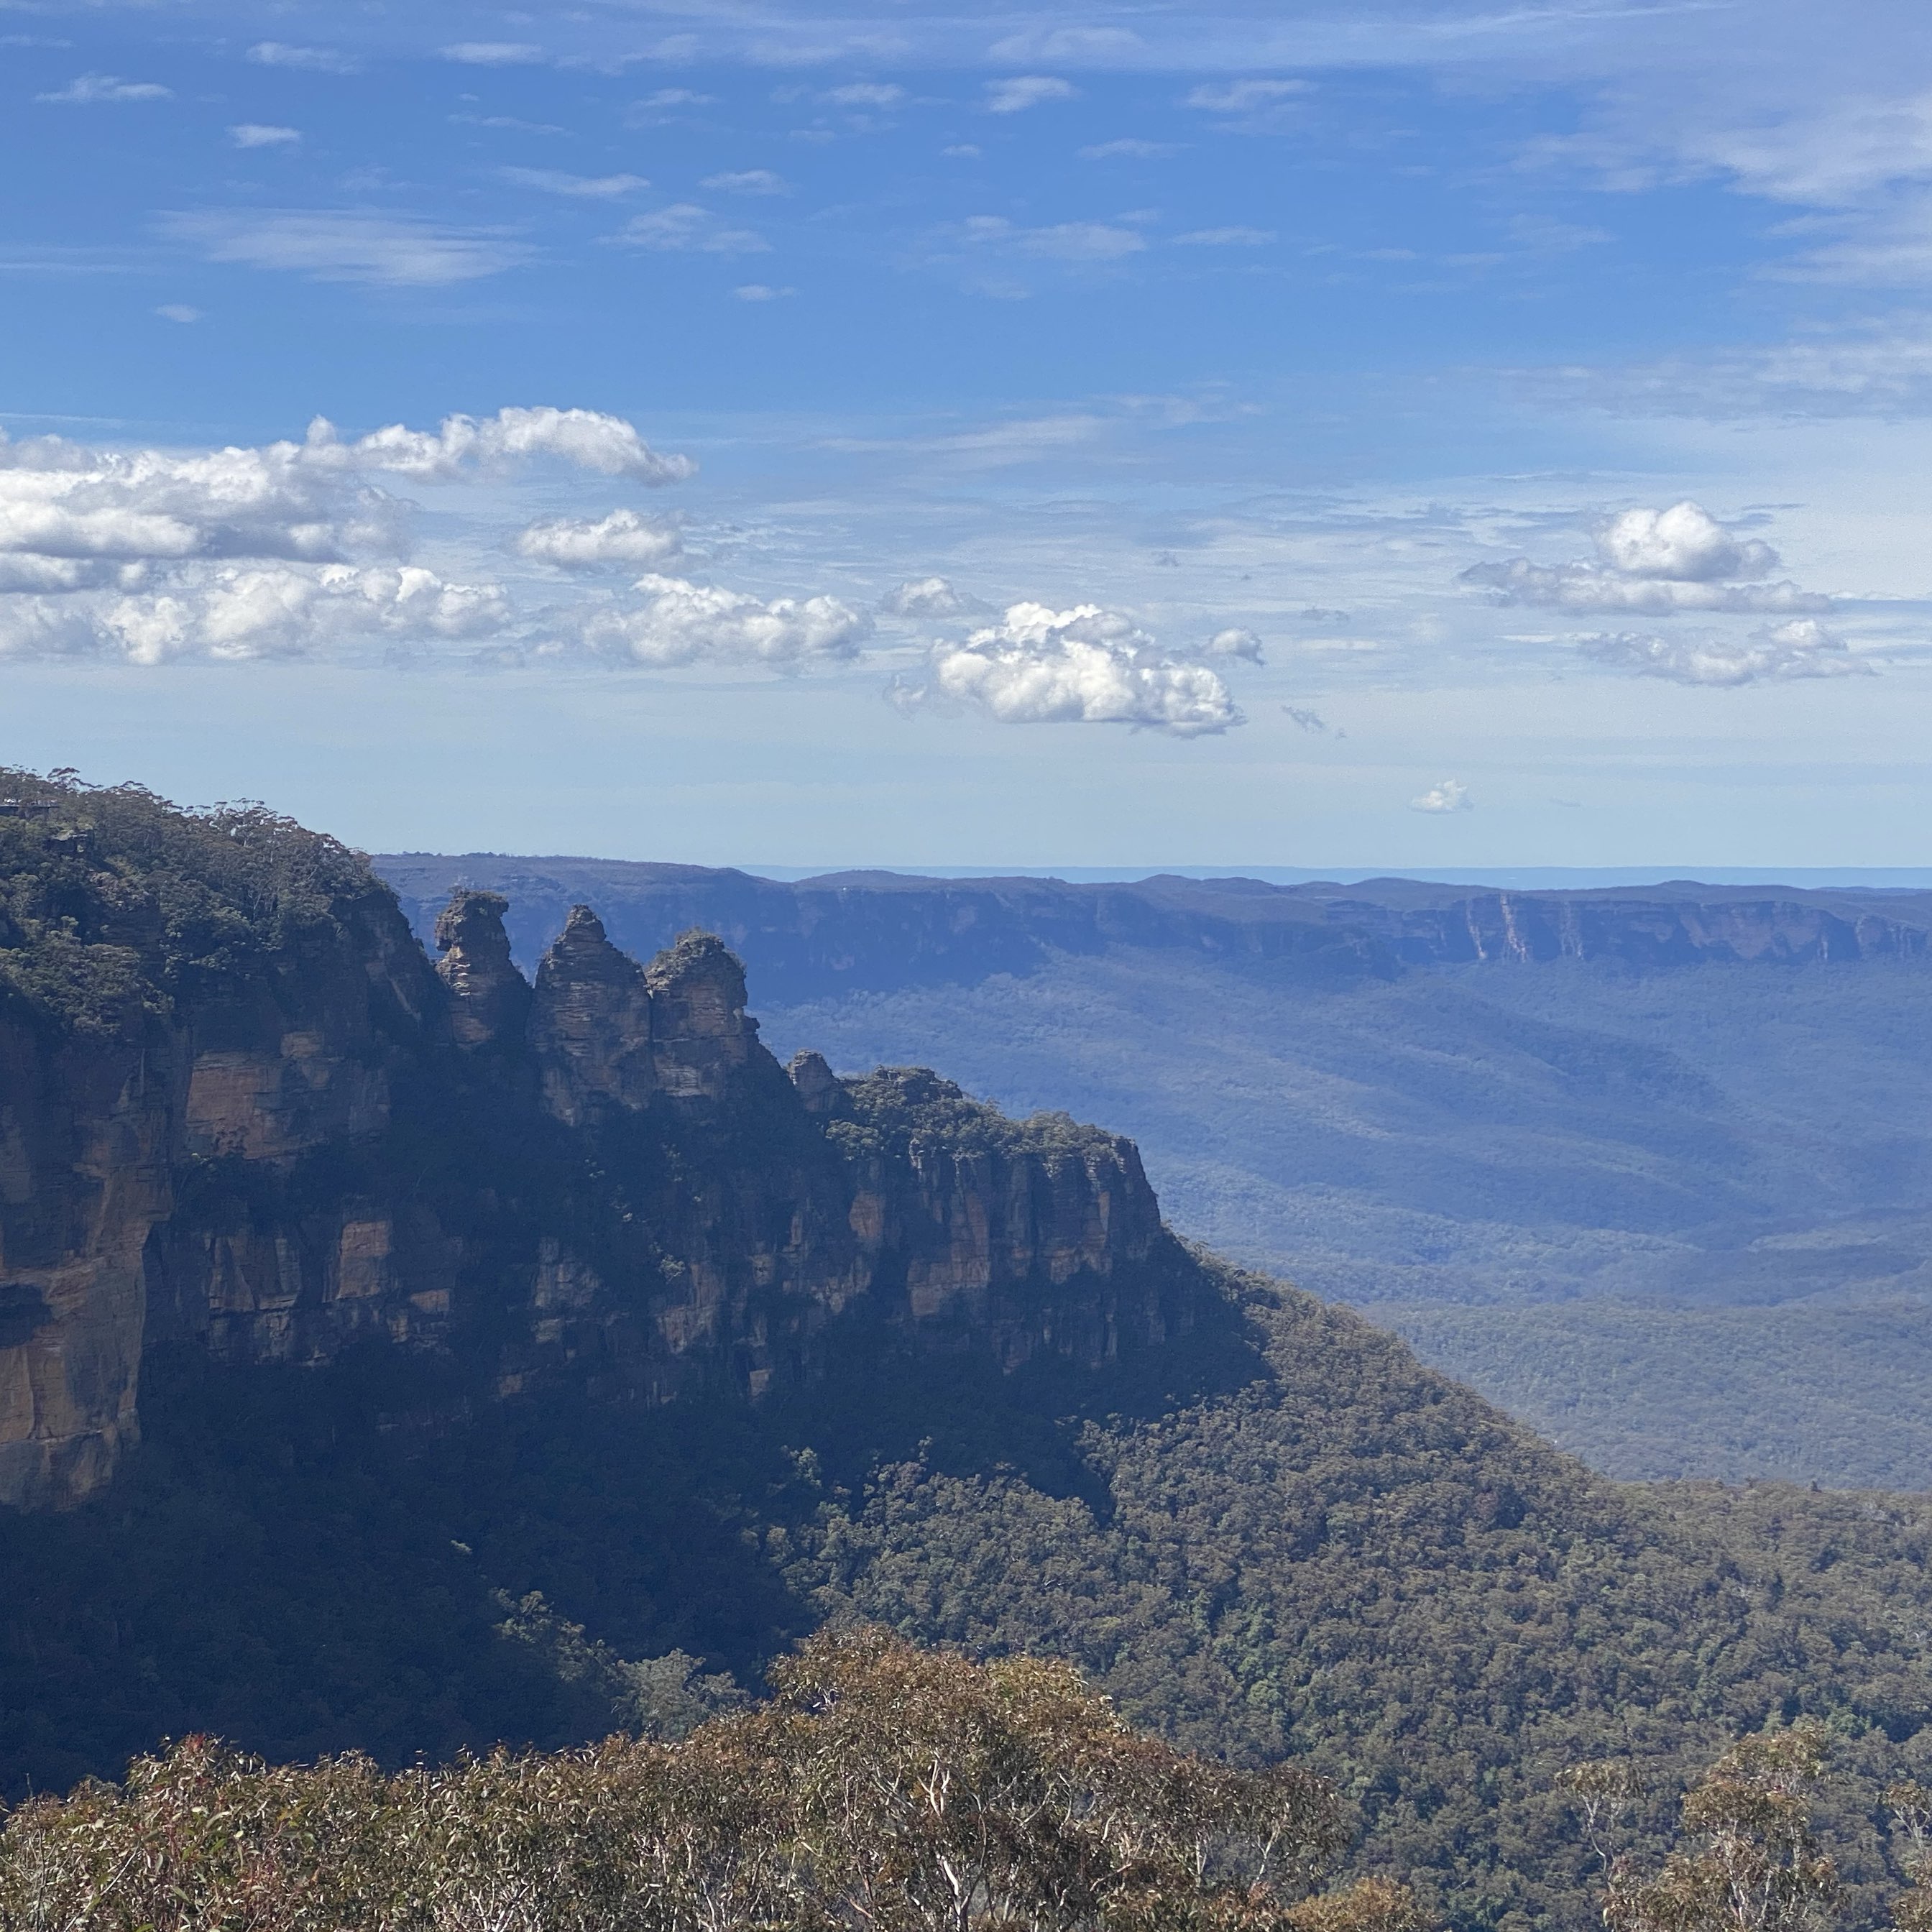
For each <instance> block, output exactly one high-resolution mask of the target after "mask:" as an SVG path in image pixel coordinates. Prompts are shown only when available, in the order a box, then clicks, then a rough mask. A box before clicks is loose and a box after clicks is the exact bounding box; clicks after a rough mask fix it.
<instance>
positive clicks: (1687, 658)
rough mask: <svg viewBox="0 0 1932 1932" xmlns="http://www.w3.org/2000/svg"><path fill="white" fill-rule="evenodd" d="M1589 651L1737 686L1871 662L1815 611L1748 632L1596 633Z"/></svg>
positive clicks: (1657, 671)
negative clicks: (1858, 655)
mask: <svg viewBox="0 0 1932 1932" xmlns="http://www.w3.org/2000/svg"><path fill="white" fill-rule="evenodd" d="M1583 652H1584V655H1586V656H1587V657H1589V658H1594V659H1595V661H1597V662H1598V664H1607V665H1609V666H1610V667H1612V668H1613V670H1625V671H1631V672H1633V673H1635V674H1636V675H1637V676H1640V677H1661V678H1664V679H1668V680H1669V681H1670V682H1671V683H1673V684H1690V685H1721V686H1724V685H1743V684H1775V683H1784V682H1790V680H1792V679H1799V678H1817V677H1853V676H1861V675H1869V674H1870V670H1871V667H1870V665H1869V664H1866V663H1864V661H1862V660H1861V659H1860V658H1856V657H1855V656H1853V655H1852V652H1851V650H1850V649H1849V646H1847V645H1846V643H1845V641H1844V640H1843V638H1842V637H1835V636H1834V635H1833V634H1832V633H1831V632H1830V631H1827V630H1826V628H1825V627H1824V626H1823V625H1822V624H1820V622H1818V620H1817V619H1816V618H1815V617H1796V618H1793V619H1792V620H1791V621H1790V622H1789V623H1784V624H1776V625H1767V626H1766V628H1764V629H1763V630H1760V631H1753V632H1752V633H1751V634H1750V635H1749V636H1748V637H1718V636H1713V635H1710V634H1691V633H1686V634H1682V635H1679V636H1673V637H1655V636H1645V635H1641V634H1637V633H1634V632H1631V631H1622V632H1619V633H1617V634H1615V635H1612V636H1607V637H1592V638H1589V639H1588V640H1586V642H1585V643H1584V645H1583Z"/></svg>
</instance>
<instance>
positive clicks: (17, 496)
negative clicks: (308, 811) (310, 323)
mask: <svg viewBox="0 0 1932 1932" xmlns="http://www.w3.org/2000/svg"><path fill="white" fill-rule="evenodd" d="M530 458H550V459H552V460H557V461H561V462H565V463H571V464H572V465H574V466H577V468H580V469H587V470H589V471H591V472H594V473H595V474H598V475H604V476H610V477H624V478H628V479H629V480H631V481H633V482H638V483H644V484H654V483H667V482H672V481H676V480H678V479H679V478H681V477H683V476H686V475H689V474H690V473H691V469H692V467H693V466H692V465H691V463H689V462H688V460H686V459H685V458H682V457H676V456H666V455H660V454H659V453H658V452H656V451H655V450H653V449H651V448H650V447H649V445H648V444H647V443H645V441H644V440H643V438H642V437H640V435H639V434H638V433H637V429H636V428H635V426H634V425H632V424H631V423H629V422H626V421H625V419H622V417H619V416H609V415H605V414H603V413H599V412H598V411H595V410H562V409H556V408H547V407H545V408H521V409H518V408H512V409H505V410H499V411H498V412H497V413H496V414H495V415H494V416H487V417H484V418H481V419H478V418H475V417H471V416H449V417H446V419H444V420H443V422H442V424H441V425H439V426H438V428H436V429H434V430H413V429H410V428H407V426H405V425H401V424H395V425H390V426H389V427H387V428H383V429H379V430H377V431H373V432H372V433H371V434H368V435H367V436H364V437H357V438H354V439H353V440H350V439H345V438H344V437H341V436H340V435H339V434H338V432H337V431H336V430H335V428H334V427H333V426H332V425H330V424H329V423H328V422H325V421H323V420H321V419H317V421H316V422H314V423H313V424H312V425H311V426H310V429H309V433H308V437H307V439H306V440H304V441H302V442H300V443H297V442H293V441H287V442H280V443H270V444H269V445H266V446H264V447H262V448H259V449H237V448H230V449H189V450H169V449H118V450H117V449H93V448H90V447H89V446H86V445H84V444H80V443H72V442H69V441H68V440H65V439H64V438H62V437H34V438H30V439H28V440H23V441H20V442H12V441H9V440H7V438H6V437H5V435H4V434H0V649H5V650H7V651H9V652H13V653H15V654H19V653H20V652H40V653H46V652H87V651H94V652H108V653H110V654H112V655H118V656H120V657H121V658H124V659H127V661H133V662H139V663H144V664H159V663H163V662H167V661H172V660H173V659H175V658H284V657H292V656H302V655H309V654H312V653H314V652H319V651H322V650H324V649H331V648H333V647H335V646H342V645H347V644H350V643H354V642H355V641H356V640H366V639H372V638H379V639H383V640H389V642H390V643H392V644H393V643H395V642H396V641H398V640H401V641H404V642H408V641H411V640H413V641H416V642H419V643H434V642H437V641H438V640H455V639H460V638H469V637H489V636H492V635H494V634H497V633H499V632H501V631H504V630H505V629H506V628H508V627H510V626H511V624H512V623H513V622H514V613H513V612H512V610H511V606H510V604H509V601H508V598H507V596H506V595H505V592H504V591H503V590H502V588H501V587H500V586H497V585H495V584H493V583H470V582H465V581H458V580H453V579H452V577H449V575H447V574H439V572H438V571H432V570H429V569H427V568H423V567H422V566H420V565H417V564H416V563H414V562H412V561H410V549H411V547H412V544H411V530H410V521H411V514H412V508H411V505H409V504H408V503H407V502H404V501H403V500H402V499H400V498H398V497H397V496H392V495H391V494H389V493H387V491H386V490H384V489H383V487H381V486H380V481H378V479H380V478H387V477H392V476H401V477H403V478H408V479H410V480H411V481H416V482H429V483H453V482H460V481H464V480H466V479H468V478H472V477H487V476H490V475H494V474H496V473H498V472H502V471H503V470H505V469H508V467H509V466H511V465H513V464H514V463H517V462H519V461H520V460H525V459H530ZM518 547H519V548H520V550H521V551H522V553H523V554H524V555H525V556H528V557H530V558H532V559H534V560H539V561H544V562H553V563H558V564H562V565H565V566H573V565H574V566H584V565H592V564H595V563H598V562H610V563H616V564H622V565H627V566H628V567H630V568H633V569H634V568H637V567H639V566H640V565H652V564H657V563H661V562H664V561H665V560H666V559H667V558H669V557H670V556H673V555H675V554H676V550H677V536H676V531H675V530H674V529H669V528H667V527H664V526H660V525H658V524H655V523H650V522H648V521H647V520H646V519H645V518H643V517H641V516H640V515H639V514H637V512H636V511H632V510H628V509H619V510H616V511H612V512H611V513H610V514H608V515H607V516H605V517H603V518H602V519H601V520H598V521H595V522H591V521H581V522H573V521H571V520H568V519H567V518H558V519H553V520H549V521H547V522H539V523H533V524H532V525H530V526H529V527H528V528H527V529H526V530H525V531H524V532H523V536H522V538H521V539H520V543H519V544H518Z"/></svg>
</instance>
